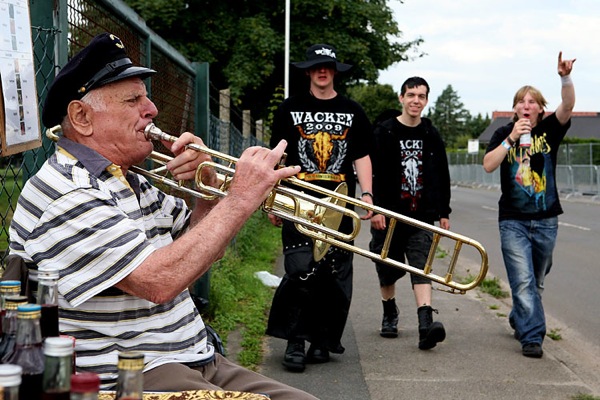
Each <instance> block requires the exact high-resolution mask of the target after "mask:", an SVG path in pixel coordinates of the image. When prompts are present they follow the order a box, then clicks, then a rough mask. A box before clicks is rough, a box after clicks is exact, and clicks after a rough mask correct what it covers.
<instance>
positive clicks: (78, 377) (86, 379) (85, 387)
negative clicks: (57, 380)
mask: <svg viewBox="0 0 600 400" xmlns="http://www.w3.org/2000/svg"><path fill="white" fill-rule="evenodd" d="M99 389H100V377H99V376H98V375H96V374H95V373H93V372H81V373H79V374H73V375H71V393H86V392H97V391H98V390H99Z"/></svg>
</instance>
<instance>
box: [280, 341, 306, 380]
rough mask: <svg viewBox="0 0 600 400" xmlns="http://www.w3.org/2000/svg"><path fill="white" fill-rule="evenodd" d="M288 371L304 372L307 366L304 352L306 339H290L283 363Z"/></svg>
mask: <svg viewBox="0 0 600 400" xmlns="http://www.w3.org/2000/svg"><path fill="white" fill-rule="evenodd" d="M281 364H283V366H284V367H286V368H287V370H288V371H291V372H303V371H304V368H305V367H306V356H305V354H304V341H301V342H295V341H288V344H287V348H286V349H285V355H284V356H283V361H282V363H281Z"/></svg>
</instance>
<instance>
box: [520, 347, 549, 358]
mask: <svg viewBox="0 0 600 400" xmlns="http://www.w3.org/2000/svg"><path fill="white" fill-rule="evenodd" d="M523 355H524V356H525V357H531V358H542V356H543V355H544V350H542V345H541V344H539V343H527V344H525V345H523Z"/></svg>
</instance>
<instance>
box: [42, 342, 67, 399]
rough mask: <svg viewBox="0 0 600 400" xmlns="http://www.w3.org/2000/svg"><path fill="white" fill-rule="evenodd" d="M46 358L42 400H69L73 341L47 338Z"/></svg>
mask: <svg viewBox="0 0 600 400" xmlns="http://www.w3.org/2000/svg"><path fill="white" fill-rule="evenodd" d="M44 357H45V363H44V377H43V379H42V400H69V397H70V392H71V366H72V363H73V360H72V357H73V341H72V340H71V339H69V338H65V337H49V338H46V340H44Z"/></svg>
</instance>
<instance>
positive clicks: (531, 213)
mask: <svg viewBox="0 0 600 400" xmlns="http://www.w3.org/2000/svg"><path fill="white" fill-rule="evenodd" d="M513 126H514V123H513V122H511V123H509V124H507V125H505V126H503V127H500V128H498V129H497V130H496V132H494V135H492V138H491V140H490V144H489V145H488V148H487V150H486V153H488V152H490V151H492V150H494V149H495V148H496V147H498V146H499V145H500V144H501V143H502V141H503V140H505V139H506V137H507V136H508V135H509V134H510V132H511V131H512V129H513ZM570 126H571V120H569V121H568V122H567V123H566V124H565V125H561V124H560V122H559V121H558V119H557V118H556V114H555V113H553V114H551V115H549V116H548V117H546V118H544V119H543V120H542V121H541V122H540V123H539V124H538V125H536V126H535V127H534V128H533V129H532V130H531V147H529V148H522V147H519V146H518V144H517V146H516V147H514V148H511V149H510V150H509V152H508V154H507V156H506V157H505V158H504V160H503V161H502V164H500V184H501V188H502V195H501V196H500V201H499V202H498V206H499V207H498V208H499V213H498V217H499V219H500V220H504V219H518V220H527V219H543V218H549V217H554V216H557V215H560V214H562V212H563V210H562V207H561V205H560V199H559V195H558V189H557V187H556V158H557V154H558V147H559V145H560V143H561V142H562V140H563V138H564V137H565V135H566V133H567V130H568V129H569V127H570Z"/></svg>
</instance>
